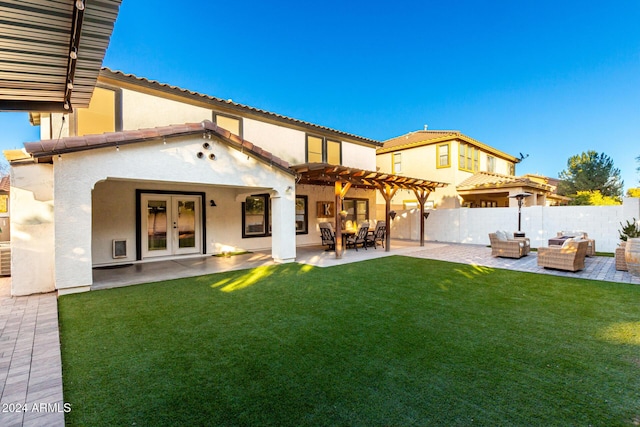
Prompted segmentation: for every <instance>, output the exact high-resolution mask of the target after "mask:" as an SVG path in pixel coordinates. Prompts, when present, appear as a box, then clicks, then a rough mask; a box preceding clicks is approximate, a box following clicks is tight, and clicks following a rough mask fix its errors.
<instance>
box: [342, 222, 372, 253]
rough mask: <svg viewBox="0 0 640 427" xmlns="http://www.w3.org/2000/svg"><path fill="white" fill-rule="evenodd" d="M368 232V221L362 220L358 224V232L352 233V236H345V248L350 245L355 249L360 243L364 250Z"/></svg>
mask: <svg viewBox="0 0 640 427" xmlns="http://www.w3.org/2000/svg"><path fill="white" fill-rule="evenodd" d="M368 233H369V223H368V222H363V223H362V224H361V225H360V228H358V232H357V233H356V234H354V235H353V236H350V237H347V248H348V247H349V246H351V247H353V248H355V250H356V251H357V250H358V245H360V246H362V247H363V248H365V250H366V249H367V234H368Z"/></svg>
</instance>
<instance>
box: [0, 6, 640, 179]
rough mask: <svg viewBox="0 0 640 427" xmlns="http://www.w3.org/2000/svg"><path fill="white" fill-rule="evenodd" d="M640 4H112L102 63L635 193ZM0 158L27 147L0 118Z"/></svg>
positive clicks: (20, 121) (26, 135)
mask: <svg viewBox="0 0 640 427" xmlns="http://www.w3.org/2000/svg"><path fill="white" fill-rule="evenodd" d="M638 22H640V2H639V1H637V0H629V1H617V0H613V1H609V2H606V4H605V3H604V2H595V1H580V2H578V1H573V0H571V1H568V0H567V1H561V2H558V1H553V2H552V1H545V0H541V1H502V0H492V1H490V2H481V1H463V0H459V1H455V0H451V1H447V2H434V1H403V0H399V1H395V2H391V3H390V2H379V1H366V2H365V1H348V2H345V1H334V0H327V1H323V2H300V1H295V2H294V1H274V2H263V1H245V0H236V1H233V2H219V1H215V2H213V1H191V2H187V3H184V2H175V1H164V0H157V1H150V0H123V2H122V6H121V9H120V15H119V17H118V20H117V22H116V25H115V29H114V32H113V35H112V38H111V43H110V46H109V49H108V51H107V55H106V57H105V61H104V65H105V66H107V67H109V68H112V69H114V70H121V71H124V72H126V73H133V74H136V75H138V76H140V77H146V78H149V79H152V80H158V81H160V82H163V83H169V84H172V85H176V86H179V87H182V88H185V89H190V90H194V91H198V92H202V93H205V94H208V95H214V96H218V97H221V98H225V99H229V98H231V99H233V100H234V101H236V102H239V103H242V104H246V105H250V106H253V107H257V108H261V109H265V110H269V111H272V112H275V113H279V114H283V115H286V116H290V117H294V118H297V119H301V120H305V121H310V122H313V123H316V124H319V125H323V126H328V127H332V128H335V129H339V130H342V131H346V132H351V133H354V134H357V135H361V136H365V137H368V138H373V139H377V140H381V141H383V140H385V139H388V138H392V137H394V136H398V135H402V134H404V133H407V132H410V131H414V130H419V129H423V127H424V125H428V126H429V129H434V130H435V129H456V130H460V131H461V132H463V133H464V134H466V135H468V136H470V137H472V138H475V139H478V140H480V141H482V142H484V143H486V144H488V145H491V146H493V147H495V148H498V149H500V150H503V151H505V152H507V153H509V154H512V155H515V156H518V155H519V153H523V154H528V155H529V157H528V158H526V159H525V160H524V161H523V162H522V163H520V164H519V165H518V166H517V168H516V172H517V174H519V175H521V174H524V173H539V174H542V175H547V176H552V177H556V176H557V175H558V173H559V172H560V171H561V170H563V169H565V168H566V165H567V159H568V158H569V157H570V156H572V155H575V154H579V153H582V152H583V151H587V150H595V151H597V152H599V153H601V152H604V153H605V154H607V155H608V156H610V157H611V158H612V159H613V161H614V164H615V166H616V167H617V168H619V169H620V170H621V172H622V177H623V179H624V181H625V188H629V187H634V186H639V184H638V181H639V180H640V174H639V173H638V172H637V171H636V168H637V167H638V166H640V163H638V162H637V161H636V160H635V158H636V157H637V156H640V28H639V26H638ZM0 126H1V127H2V129H3V132H2V133H3V135H2V137H0V148H3V149H4V148H16V147H18V148H19V147H21V146H22V143H23V142H25V141H28V140H34V139H38V134H37V130H36V129H35V128H32V127H30V125H29V124H28V119H27V117H26V115H24V114H21V115H15V114H8V113H0Z"/></svg>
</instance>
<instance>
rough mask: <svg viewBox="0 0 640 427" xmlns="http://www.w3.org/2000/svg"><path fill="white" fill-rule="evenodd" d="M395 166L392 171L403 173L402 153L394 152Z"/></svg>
mask: <svg viewBox="0 0 640 427" xmlns="http://www.w3.org/2000/svg"><path fill="white" fill-rule="evenodd" d="M392 156H393V165H392V166H393V168H392V170H391V173H402V153H393V154H392Z"/></svg>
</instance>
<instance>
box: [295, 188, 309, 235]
mask: <svg viewBox="0 0 640 427" xmlns="http://www.w3.org/2000/svg"><path fill="white" fill-rule="evenodd" d="M307 205H308V203H307V196H296V234H307V233H309V209H308V207H307Z"/></svg>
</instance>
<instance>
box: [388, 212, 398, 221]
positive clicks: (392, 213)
mask: <svg viewBox="0 0 640 427" xmlns="http://www.w3.org/2000/svg"><path fill="white" fill-rule="evenodd" d="M396 215H397V214H396V211H391V212H389V216H390V217H391V219H395V217H396Z"/></svg>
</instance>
